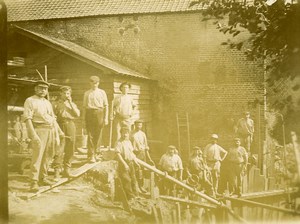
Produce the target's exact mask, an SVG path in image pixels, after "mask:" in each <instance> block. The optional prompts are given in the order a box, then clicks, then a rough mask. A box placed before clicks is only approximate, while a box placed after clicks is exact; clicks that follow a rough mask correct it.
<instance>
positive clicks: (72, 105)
mask: <svg viewBox="0 0 300 224" xmlns="http://www.w3.org/2000/svg"><path fill="white" fill-rule="evenodd" d="M68 102H69V104H70V106H71V109H72V112H73V114H74V115H75V117H80V110H79V109H78V107H77V106H76V104H75V103H73V102H72V100H71V99H69V100H68Z"/></svg>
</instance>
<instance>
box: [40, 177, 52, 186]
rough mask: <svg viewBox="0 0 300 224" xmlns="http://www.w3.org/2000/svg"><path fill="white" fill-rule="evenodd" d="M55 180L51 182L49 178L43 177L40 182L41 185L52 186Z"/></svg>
mask: <svg viewBox="0 0 300 224" xmlns="http://www.w3.org/2000/svg"><path fill="white" fill-rule="evenodd" d="M55 183H56V182H53V181H51V180H48V179H47V178H44V179H43V180H42V181H41V182H40V184H41V185H43V186H52V185H54V184H55Z"/></svg>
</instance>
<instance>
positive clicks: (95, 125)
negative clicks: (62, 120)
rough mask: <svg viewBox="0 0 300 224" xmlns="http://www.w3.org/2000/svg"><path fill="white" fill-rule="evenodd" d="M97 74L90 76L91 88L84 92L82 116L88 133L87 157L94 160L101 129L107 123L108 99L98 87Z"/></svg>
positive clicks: (99, 141)
mask: <svg viewBox="0 0 300 224" xmlns="http://www.w3.org/2000/svg"><path fill="white" fill-rule="evenodd" d="M99 82H100V79H99V77H98V76H91V77H90V86H91V88H90V89H89V90H88V91H86V92H85V93H84V98H83V118H84V127H85V128H86V131H87V134H88V159H89V162H90V163H94V162H96V149H97V148H99V147H100V146H101V143H102V142H101V140H102V139H101V137H102V129H103V127H104V126H105V125H107V124H108V100H107V95H106V92H105V91H104V90H103V89H99V88H98V86H99Z"/></svg>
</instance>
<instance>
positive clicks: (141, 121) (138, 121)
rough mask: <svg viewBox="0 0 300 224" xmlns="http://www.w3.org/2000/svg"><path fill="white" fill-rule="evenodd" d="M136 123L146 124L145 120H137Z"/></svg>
mask: <svg viewBox="0 0 300 224" xmlns="http://www.w3.org/2000/svg"><path fill="white" fill-rule="evenodd" d="M134 123H135V124H140V123H144V121H143V120H136V121H135V122H134Z"/></svg>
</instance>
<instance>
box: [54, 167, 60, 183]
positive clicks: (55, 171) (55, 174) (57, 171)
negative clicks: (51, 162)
mask: <svg viewBox="0 0 300 224" xmlns="http://www.w3.org/2000/svg"><path fill="white" fill-rule="evenodd" d="M59 179H60V170H59V169H55V170H54V178H53V180H54V181H55V182H57V181H59Z"/></svg>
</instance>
